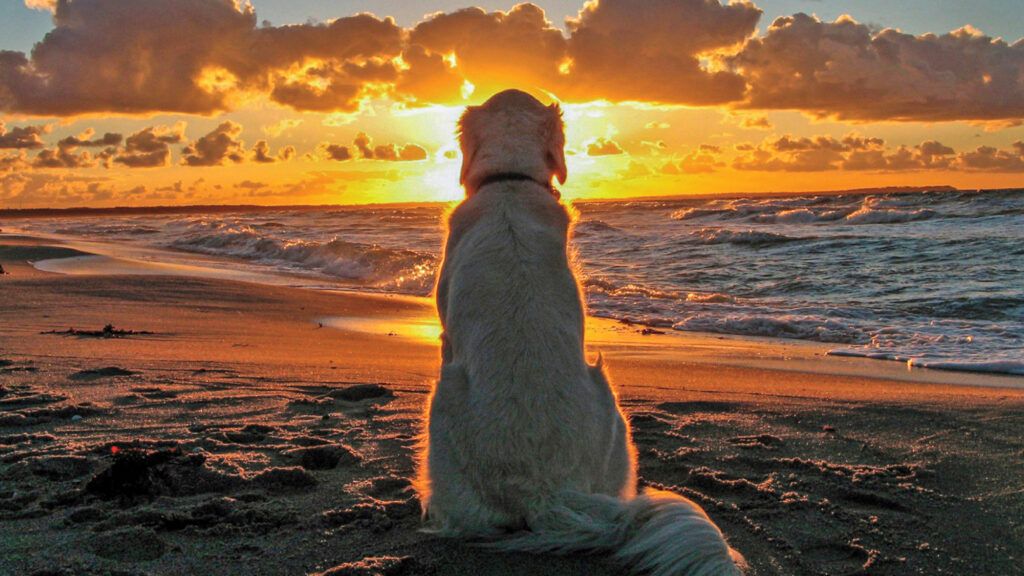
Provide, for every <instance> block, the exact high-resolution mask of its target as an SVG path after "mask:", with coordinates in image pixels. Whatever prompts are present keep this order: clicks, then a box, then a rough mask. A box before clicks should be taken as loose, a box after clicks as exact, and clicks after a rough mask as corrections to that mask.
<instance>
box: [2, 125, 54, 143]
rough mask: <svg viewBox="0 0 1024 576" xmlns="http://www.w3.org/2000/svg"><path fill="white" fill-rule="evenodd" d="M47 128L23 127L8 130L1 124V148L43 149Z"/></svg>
mask: <svg viewBox="0 0 1024 576" xmlns="http://www.w3.org/2000/svg"><path fill="white" fill-rule="evenodd" d="M46 132H47V128H46V126H22V127H20V128H19V127H14V128H11V129H10V130H7V127H6V126H4V123H3V122H0V148H42V147H43V139H42V135H43V134H45V133H46Z"/></svg>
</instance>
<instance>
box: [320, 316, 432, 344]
mask: <svg viewBox="0 0 1024 576" xmlns="http://www.w3.org/2000/svg"><path fill="white" fill-rule="evenodd" d="M317 321H318V322H319V323H320V324H322V325H324V326H326V327H329V328H337V329H339V330H346V331H349V332H361V333H363V334H377V335H380V336H397V337H399V338H410V339H412V340H420V341H424V342H435V341H437V340H438V339H439V338H440V337H441V325H440V324H439V323H438V321H437V318H433V317H429V318H427V317H424V318H405V319H394V318H351V317H348V318H346V317H341V316H336V317H328V318H320V319H318V320H317Z"/></svg>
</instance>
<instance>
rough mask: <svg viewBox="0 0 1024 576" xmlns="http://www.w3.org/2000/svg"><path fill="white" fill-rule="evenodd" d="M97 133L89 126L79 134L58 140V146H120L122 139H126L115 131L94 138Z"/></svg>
mask: <svg viewBox="0 0 1024 576" xmlns="http://www.w3.org/2000/svg"><path fill="white" fill-rule="evenodd" d="M95 134H96V132H95V130H93V129H92V128H89V129H88V130H86V131H85V132H83V133H82V134H79V135H78V136H68V137H67V138H62V139H61V140H59V141H58V142H57V146H58V147H61V148H72V147H77V146H83V147H86V148H99V147H110V146H119V145H120V144H121V141H122V140H124V136H122V135H121V134H116V133H113V132H107V133H105V134H104V135H103V136H100V137H99V138H93V136H94V135H95Z"/></svg>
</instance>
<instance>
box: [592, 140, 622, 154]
mask: <svg viewBox="0 0 1024 576" xmlns="http://www.w3.org/2000/svg"><path fill="white" fill-rule="evenodd" d="M623 153H624V152H623V150H622V146H619V143H618V142H616V141H615V140H610V139H607V138H597V139H595V140H592V141H590V142H588V143H587V156H613V155H615V154H623Z"/></svg>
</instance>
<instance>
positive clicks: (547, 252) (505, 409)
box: [430, 181, 632, 530]
mask: <svg viewBox="0 0 1024 576" xmlns="http://www.w3.org/2000/svg"><path fill="white" fill-rule="evenodd" d="M569 224H570V218H569V215H568V214H567V213H566V211H565V209H564V207H562V205H561V204H559V203H558V201H557V200H556V199H555V198H554V197H552V196H551V194H550V193H549V192H548V191H547V190H545V189H544V188H542V187H540V186H538V185H537V184H536V183H532V182H521V181H512V182H503V183H500V184H493V185H491V186H488V187H487V189H486V190H484V191H481V192H480V193H478V194H476V195H475V196H473V197H472V198H470V199H469V200H467V201H466V202H465V203H463V204H462V205H461V206H459V208H457V209H456V210H455V212H453V214H452V215H451V218H450V221H449V237H448V243H447V246H446V249H445V254H446V259H445V262H444V265H443V267H442V270H441V275H440V278H439V281H438V286H437V306H438V312H439V314H440V317H441V321H442V325H443V326H444V333H445V336H444V340H443V360H444V364H445V377H444V378H443V381H442V382H441V383H439V385H438V389H437V393H436V394H435V397H434V399H433V403H434V409H441V408H442V407H444V409H445V410H447V409H452V410H454V411H456V413H457V414H458V418H457V420H454V421H452V422H447V423H446V422H444V421H438V422H435V420H437V419H435V418H432V419H431V430H430V435H431V439H432V440H434V439H435V432H437V433H440V434H443V435H445V436H449V437H451V439H452V442H453V444H454V445H457V446H458V447H459V450H460V451H461V452H462V453H463V454H464V455H465V456H466V457H468V458H469V459H470V460H471V461H472V463H473V466H471V467H463V468H464V469H462V470H458V469H456V470H436V469H434V468H435V465H436V464H437V463H435V461H434V460H431V462H430V466H431V469H432V474H437V475H441V474H443V475H444V477H445V479H446V483H449V480H450V479H451V477H452V475H455V476H456V477H459V476H461V477H462V479H463V481H465V482H466V483H467V484H468V485H470V486H472V487H474V488H475V489H476V490H477V491H478V492H479V494H480V495H481V496H482V498H483V500H485V502H482V503H481V504H483V506H481V507H480V508H479V510H487V511H488V512H489V513H497V514H499V515H502V516H504V518H503V519H502V520H503V521H502V522H500V523H499V524H498V526H501V525H505V526H508V527H518V526H521V525H523V524H524V523H526V522H527V521H528V520H529V517H530V515H531V514H532V513H533V512H534V511H536V510H541V509H544V508H545V500H549V499H550V498H551V497H552V496H553V495H554V494H556V493H558V492H559V491H562V490H565V489H571V490H580V491H586V492H600V493H605V494H608V495H611V496H619V495H620V492H621V490H622V486H624V485H625V486H631V485H632V483H631V482H630V481H629V479H628V478H627V477H626V476H627V475H628V474H630V471H631V469H632V467H631V466H630V463H629V462H628V459H626V460H625V461H623V458H622V457H621V456H625V455H626V445H627V442H626V431H625V425H624V423H623V421H622V418H621V416H620V415H619V413H618V410H617V408H616V405H615V399H614V397H613V396H612V394H611V390H610V387H609V386H608V384H607V382H605V381H604V379H603V376H600V370H599V369H598V368H594V367H590V366H588V365H587V364H586V361H585V359H584V357H583V353H582V350H583V306H582V303H581V300H580V294H579V289H578V287H577V284H576V280H575V278H574V277H573V275H572V272H571V268H570V266H569V261H568V256H567V253H566V237H567V233H568V228H569ZM595 374H597V375H598V376H599V378H600V379H599V381H597V382H595V381H594V376H595ZM450 383H455V385H454V386H450V388H449V384H450ZM435 425H436V426H435ZM435 427H436V428H441V427H444V428H445V430H443V431H441V430H435ZM613 447H617V448H618V453H619V454H618V456H619V457H618V458H616V459H613V458H611V455H612V453H613V451H614V450H613ZM441 465H443V463H441ZM457 468H458V467H457ZM613 468H617V470H615V469H613ZM440 492H443V490H442V491H435V493H434V494H432V496H431V498H432V499H433V500H435V501H436V499H437V498H443V497H445V495H444V494H442V493H440ZM456 492H457V493H458V497H459V498H463V499H464V498H465V497H466V496H465V494H464V493H462V491H461V490H458V491H456ZM442 508H443V506H442ZM472 509H473V510H476V509H477V508H472ZM447 520H448V521H449V522H451V523H452V525H451V526H450V527H451V528H452V529H456V530H464V529H469V528H470V527H471V526H473V525H475V524H476V523H477V522H478V521H479V520H483V519H482V518H454V517H452V515H451V514H448V515H447ZM492 526H493V525H492Z"/></svg>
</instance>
